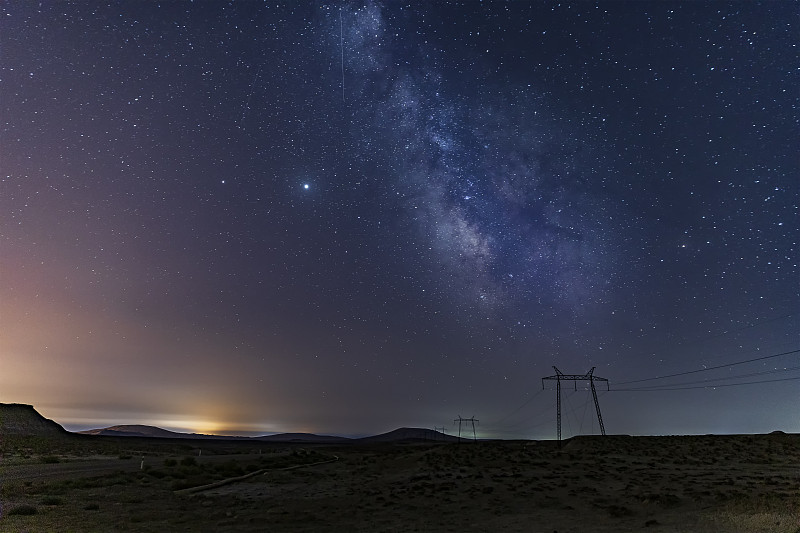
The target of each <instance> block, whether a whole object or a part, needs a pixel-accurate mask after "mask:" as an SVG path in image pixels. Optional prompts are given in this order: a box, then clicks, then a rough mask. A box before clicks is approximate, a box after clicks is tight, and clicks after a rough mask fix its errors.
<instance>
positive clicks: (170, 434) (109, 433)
mask: <svg viewBox="0 0 800 533" xmlns="http://www.w3.org/2000/svg"><path fill="white" fill-rule="evenodd" d="M79 433H81V434H84V435H102V436H106V437H150V438H167V439H217V440H222V439H224V440H259V441H264V442H301V443H309V444H313V443H317V444H322V443H325V444H346V443H349V442H352V443H372V442H400V441H440V442H458V438H457V437H454V436H452V435H445V434H444V433H439V432H438V431H433V430H431V429H423V428H399V429H395V430H394V431H389V432H388V433H382V434H380V435H374V436H371V437H363V438H359V439H351V438H347V437H338V436H334V435H315V434H313V433H276V434H274V435H263V436H260V437H237V436H227V435H204V434H202V433H179V432H176V431H168V430H166V429H161V428H159V427H155V426H145V425H138V424H137V425H118V426H111V427H107V428H100V429H89V430H86V431H80V432H79Z"/></svg>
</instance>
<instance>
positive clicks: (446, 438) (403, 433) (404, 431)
mask: <svg viewBox="0 0 800 533" xmlns="http://www.w3.org/2000/svg"><path fill="white" fill-rule="evenodd" d="M357 440H358V442H398V441H441V442H458V437H454V436H453V435H447V434H445V433H440V432H438V431H434V430H432V429H425V428H398V429H395V430H394V431H389V432H388V433H381V434H380V435H373V436H371V437H364V438H361V439H357ZM462 440H465V439H464V438H462Z"/></svg>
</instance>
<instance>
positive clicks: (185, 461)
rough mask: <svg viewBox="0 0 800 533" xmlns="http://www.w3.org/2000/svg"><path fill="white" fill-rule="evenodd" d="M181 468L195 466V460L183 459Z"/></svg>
mask: <svg viewBox="0 0 800 533" xmlns="http://www.w3.org/2000/svg"><path fill="white" fill-rule="evenodd" d="M181 465H182V466H197V460H196V459H195V458H194V457H184V458H183V459H181Z"/></svg>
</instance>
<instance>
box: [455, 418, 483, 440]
mask: <svg viewBox="0 0 800 533" xmlns="http://www.w3.org/2000/svg"><path fill="white" fill-rule="evenodd" d="M453 422H454V423H455V422H458V440H459V442H461V422H471V423H472V440H474V441H477V440H478V436H477V435H476V434H475V422H479V420H478V419H477V418H475V415H472V418H461V415H458V418H456V419H455V420H453Z"/></svg>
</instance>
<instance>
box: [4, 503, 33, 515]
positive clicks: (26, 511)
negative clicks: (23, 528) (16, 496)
mask: <svg viewBox="0 0 800 533" xmlns="http://www.w3.org/2000/svg"><path fill="white" fill-rule="evenodd" d="M8 514H9V516H10V515H20V516H29V515H32V514H36V507H34V506H33V505H17V506H16V507H12V508H11V509H10V510H9V511H8Z"/></svg>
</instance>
